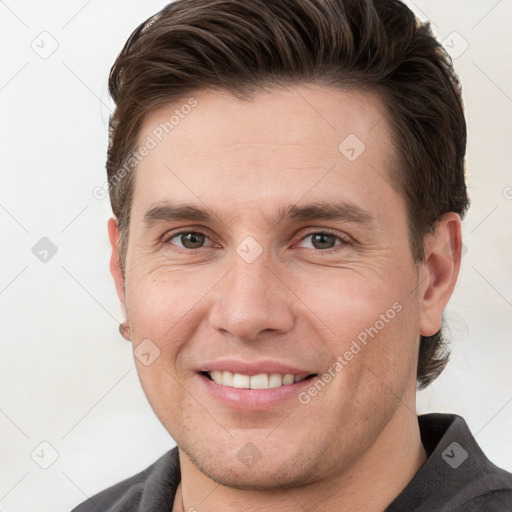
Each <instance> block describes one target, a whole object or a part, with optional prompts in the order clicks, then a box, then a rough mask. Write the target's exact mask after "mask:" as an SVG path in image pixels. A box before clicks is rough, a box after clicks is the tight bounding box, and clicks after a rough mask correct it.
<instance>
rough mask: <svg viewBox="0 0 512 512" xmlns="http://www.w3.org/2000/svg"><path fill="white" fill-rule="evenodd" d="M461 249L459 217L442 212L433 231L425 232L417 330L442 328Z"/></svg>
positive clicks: (430, 333)
mask: <svg viewBox="0 0 512 512" xmlns="http://www.w3.org/2000/svg"><path fill="white" fill-rule="evenodd" d="M461 253H462V233H461V221H460V217H459V215H458V214H457V213H455V212H450V213H447V214H445V215H444V216H443V217H442V219H441V221H440V222H439V224H438V225H437V227H436V229H435V232H434V233H433V234H429V235H427V239H426V243H425V261H424V262H423V263H422V264H421V265H420V267H421V268H420V273H419V275H420V276H421V277H420V279H421V281H420V283H419V288H420V297H419V300H420V305H421V314H420V334H421V335H422V336H433V335H434V334H436V333H437V332H438V331H439V330H440V329H441V321H442V314H443V311H444V308H445V307H446V304H447V303H448V300H449V299H450V297H451V295H452V292H453V289H454V287H455V283H456V282H457V277H458V275H459V269H460V260H461Z"/></svg>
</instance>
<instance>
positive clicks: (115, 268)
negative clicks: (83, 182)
mask: <svg viewBox="0 0 512 512" xmlns="http://www.w3.org/2000/svg"><path fill="white" fill-rule="evenodd" d="M108 236H109V239H110V246H111V249H112V253H111V255H110V272H111V274H112V277H113V278H114V282H115V285H116V290H117V296H118V297H119V301H120V302H121V309H122V310H123V315H124V317H125V318H126V304H125V294H124V275H123V270H122V267H121V259H120V257H119V224H118V222H117V219H116V218H115V217H111V218H110V219H109V220H108Z"/></svg>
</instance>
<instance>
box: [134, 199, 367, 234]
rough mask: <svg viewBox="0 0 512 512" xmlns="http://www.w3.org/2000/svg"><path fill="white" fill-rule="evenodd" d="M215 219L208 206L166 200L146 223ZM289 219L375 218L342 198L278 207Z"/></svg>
mask: <svg viewBox="0 0 512 512" xmlns="http://www.w3.org/2000/svg"><path fill="white" fill-rule="evenodd" d="M213 218H214V215H213V214H212V213H211V211H209V210H207V209H205V208H202V207H198V206H194V205H188V204H185V205H180V204H174V203H170V202H165V203H159V204H156V205H154V206H152V207H151V208H149V209H148V210H147V211H146V212H145V214H144V218H143V222H144V224H145V225H146V227H147V228H150V227H152V226H154V225H155V224H159V223H161V222H172V221H194V222H211V221H212V220H213ZM286 220H293V221H303V222H304V221H312V220H332V221H340V220H343V221H347V222H353V223H357V224H371V223H372V222H373V221H374V220H375V217H374V215H373V214H371V213H370V212H369V211H368V210H365V209H364V208H362V207H360V206H358V205H356V204H354V203H352V202H351V201H341V202H336V203H334V202H316V203H311V204H306V205H304V206H298V205H296V204H291V205H287V206H283V207H281V208H279V210H278V215H277V219H276V222H277V223H281V222H283V221H286Z"/></svg>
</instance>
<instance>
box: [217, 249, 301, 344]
mask: <svg viewBox="0 0 512 512" xmlns="http://www.w3.org/2000/svg"><path fill="white" fill-rule="evenodd" d="M232 262H233V264H232V267H231V270H230V271H229V272H228V274H227V275H226V276H225V277H224V279H222V281H221V283H219V285H220V286H216V287H215V288H216V290H215V292H216V296H215V297H214V300H213V302H212V308H211V310H210V315H209V324H210V326H211V327H212V328H214V329H216V330H218V331H220V332H221V333H222V334H224V335H231V336H232V337H234V338H236V339H239V340H242V341H255V340H257V339H259V338H261V337H263V336H265V335H275V334H280V333H285V332H288V331H290V330H291V329H292V328H293V326H294V323H295V315H294V308H293V297H294V295H293V293H292V291H291V290H290V289H289V287H288V286H287V283H286V282H285V280H284V279H283V278H282V277H281V276H279V271H278V270H277V268H276V266H275V265H274V266H272V264H271V262H269V261H268V258H266V257H265V256H264V254H262V255H260V256H259V257H258V258H257V259H256V260H255V261H253V262H251V263H249V262H247V261H245V260H244V259H243V258H242V257H240V256H239V255H238V254H234V255H233V259H232Z"/></svg>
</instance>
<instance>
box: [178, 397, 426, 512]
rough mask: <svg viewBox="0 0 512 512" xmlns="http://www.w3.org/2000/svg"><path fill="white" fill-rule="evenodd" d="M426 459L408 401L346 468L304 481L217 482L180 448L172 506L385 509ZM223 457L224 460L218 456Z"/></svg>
mask: <svg viewBox="0 0 512 512" xmlns="http://www.w3.org/2000/svg"><path fill="white" fill-rule="evenodd" d="M426 460H427V454H426V452H425V449H424V448H423V445H422V444H421V438H420V431H419V426H418V420H417V416H416V414H415V413H413V412H412V411H411V410H410V409H409V408H408V407H405V406H404V405H401V406H399V410H397V413H396V414H395V416H393V418H392V419H391V420H390V422H389V423H388V424H387V426H386V428H385V429H384V430H383V431H382V432H381V434H380V435H379V437H378V438H377V440H376V441H375V443H374V444H373V445H372V446H371V447H370V448H369V449H368V450H367V451H366V452H365V453H364V454H362V455H361V457H359V459H358V460H357V462H356V463H355V464H354V465H352V466H351V467H350V468H349V469H348V470H347V471H345V472H343V473H342V474H336V475H333V476H332V477H331V478H329V479H325V480H322V481H318V482H316V483H314V484H309V485H307V486H303V487H297V488H291V489H276V490H272V491H250V490H239V489H233V488H230V487H225V486H223V485H220V484H217V483H215V482H214V481H212V480H211V479H209V478H208V477H206V476H205V475H204V474H202V473H201V472H199V471H198V469H197V468H196V467H195V466H194V464H193V463H192V462H191V461H190V459H189V458H188V457H187V455H186V454H185V453H183V452H182V451H181V450H180V464H181V474H182V482H181V483H180V485H179V487H178V491H177V494H176V498H175V501H174V507H173V512H185V511H187V512H188V511H196V512H199V511H200V510H202V507H205V509H207V510H208V511H209V512H230V511H239V510H246V511H248V512H249V511H253V510H254V511H256V510H257V511H259V512H265V511H269V512H270V511H275V510H281V511H287V512H292V511H293V512H295V511H297V512H299V511H304V510H343V511H344V512H352V511H353V512H355V511H357V512H382V511H383V510H384V509H385V508H386V506H387V505H389V504H390V503H391V502H392V501H393V499H394V498H395V497H396V496H398V495H399V494H400V493H401V492H402V491H403V489H404V488H405V487H406V486H407V484H408V483H409V482H410V481H411V480H412V478H413V477H414V475H415V474H416V473H417V472H418V470H419V469H420V468H421V466H422V465H423V464H424V463H425V461H426ZM219 463H222V461H219Z"/></svg>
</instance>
